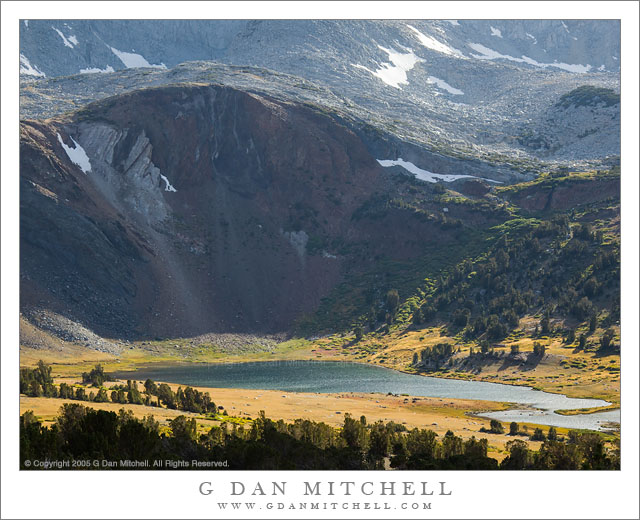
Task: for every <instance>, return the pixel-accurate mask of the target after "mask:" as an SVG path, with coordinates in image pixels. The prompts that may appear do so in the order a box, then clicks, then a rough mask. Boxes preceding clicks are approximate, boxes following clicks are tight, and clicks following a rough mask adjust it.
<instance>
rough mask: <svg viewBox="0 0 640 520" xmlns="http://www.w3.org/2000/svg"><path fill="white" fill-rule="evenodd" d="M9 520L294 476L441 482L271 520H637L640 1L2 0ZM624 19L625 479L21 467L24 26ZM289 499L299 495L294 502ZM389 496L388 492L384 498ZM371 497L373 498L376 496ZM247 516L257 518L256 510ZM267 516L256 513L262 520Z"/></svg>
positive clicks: (198, 512)
mask: <svg viewBox="0 0 640 520" xmlns="http://www.w3.org/2000/svg"><path fill="white" fill-rule="evenodd" d="M1 8H2V207H1V210H2V352H1V355H2V389H3V392H2V510H1V511H2V518H7V517H11V518H36V517H38V518H85V517H87V516H88V515H91V516H92V517H94V518H185V517H189V518H216V517H217V518H219V517H221V516H224V513H221V512H220V511H218V510H217V509H216V508H214V507H213V502H214V501H217V499H216V498H211V497H202V496H199V495H198V493H197V486H198V484H199V483H200V482H202V481H203V480H210V481H214V487H216V488H217V489H220V486H223V485H224V483H225V482H229V481H231V480H244V481H245V482H252V481H255V480H256V479H258V478H261V480H262V481H271V480H277V481H281V480H288V481H289V482H290V487H293V486H294V483H296V482H300V481H303V480H309V481H316V480H320V481H328V480H336V481H341V480H354V481H356V482H361V481H364V480H376V481H381V480H385V481H390V480H396V481H411V480H414V481H420V480H429V481H439V480H444V481H447V482H448V485H449V487H451V488H452V489H453V491H454V495H453V496H451V497H434V498H433V499H432V500H431V502H432V503H433V509H432V510H431V511H429V512H422V511H420V512H418V513H417V514H415V515H413V514H412V512H411V511H406V512H405V511H399V510H398V511H397V512H396V513H395V514H394V513H390V512H388V511H386V512H385V511H373V510H372V511H360V512H357V511H343V510H339V511H335V512H332V511H324V512H323V511H320V512H319V513H318V514H316V515H312V512H310V511H306V512H301V511H286V510H285V511H278V510H271V512H270V515H267V513H269V512H268V511H266V510H261V511H260V513H261V514H262V515H263V516H260V517H265V518H299V517H301V516H303V515H304V516H307V517H310V518H312V517H315V518H326V517H344V516H349V517H353V518H390V517H394V516H401V517H403V518H412V517H414V516H415V517H422V518H424V517H434V518H436V517H437V518H638V503H637V502H638V501H637V490H638V369H637V367H638V344H639V343H638V171H639V170H638V149H637V143H638V4H637V3H636V2H548V3H545V2H175V3H174V2H153V3H152V2H123V3H115V2H3V3H2V6H1ZM461 14H463V15H464V16H463V17H464V18H489V19H499V18H503V19H504V18H555V19H558V18H565V19H575V18H583V19H622V35H623V39H622V107H623V111H622V123H623V133H622V185H623V188H622V223H623V224H622V233H623V239H622V255H623V259H622V276H623V284H622V290H623V295H622V323H623V329H622V344H623V347H622V351H623V364H622V384H623V388H622V402H623V405H622V424H623V436H622V454H623V463H622V470H621V471H620V472H605V473H597V472H545V473H535V472H518V473H509V472H460V471H458V472H437V473H434V472H385V473H380V472H378V473H376V472H269V473H266V472H265V473H262V474H261V475H260V474H258V473H257V472H224V473H215V472H187V473H180V474H177V473H167V472H148V473H144V475H142V474H141V473H139V472H131V473H124V474H123V473H119V474H118V475H117V478H115V475H113V474H108V473H107V472H101V473H83V472H75V473H74V472H64V473H61V472H56V473H46V472H37V473H36V472H19V471H17V467H18V430H17V421H16V418H17V416H18V408H17V399H16V395H15V389H16V388H17V367H18V349H17V348H16V346H17V344H18V320H17V313H18V279H19V276H18V257H17V251H18V242H19V241H18V227H17V223H18V222H19V214H18V198H17V194H18V156H17V151H18V123H17V122H18V103H17V100H18V26H19V23H18V21H19V19H21V18H26V19H34V18H68V19H73V18H78V19H83V18H128V19H130V18H165V19H170V18H194V19H195V18H198V19H200V18H252V19H253V18H403V19H420V18H425V19H429V18H431V19H433V18H444V19H448V18H460V15H461ZM288 498H292V497H291V496H288ZM383 498H384V497H378V498H377V500H378V501H383ZM372 500H373V499H372ZM237 516H238V517H250V514H249V513H247V512H246V511H242V512H239V513H238V514H237ZM253 516H254V517H258V515H255V514H254V515H253Z"/></svg>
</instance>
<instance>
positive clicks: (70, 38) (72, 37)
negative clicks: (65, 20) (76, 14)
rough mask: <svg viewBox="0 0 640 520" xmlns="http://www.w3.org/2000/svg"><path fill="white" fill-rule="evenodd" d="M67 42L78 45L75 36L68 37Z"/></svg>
mask: <svg viewBox="0 0 640 520" xmlns="http://www.w3.org/2000/svg"><path fill="white" fill-rule="evenodd" d="M69 41H70V42H71V43H73V44H74V45H78V38H76V37H75V36H69Z"/></svg>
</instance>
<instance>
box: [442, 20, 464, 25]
mask: <svg viewBox="0 0 640 520" xmlns="http://www.w3.org/2000/svg"><path fill="white" fill-rule="evenodd" d="M443 21H445V22H449V23H450V24H451V25H460V24H459V23H458V20H443Z"/></svg>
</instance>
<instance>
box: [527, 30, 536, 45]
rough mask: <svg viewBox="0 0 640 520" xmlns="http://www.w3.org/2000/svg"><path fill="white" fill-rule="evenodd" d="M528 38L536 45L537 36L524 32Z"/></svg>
mask: <svg viewBox="0 0 640 520" xmlns="http://www.w3.org/2000/svg"><path fill="white" fill-rule="evenodd" d="M526 34H527V36H528V37H529V38H531V39H532V40H533V44H534V45H536V44H537V43H538V40H537V38H536V37H535V36H534V35H533V34H529V33H526Z"/></svg>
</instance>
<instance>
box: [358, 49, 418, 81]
mask: <svg viewBox="0 0 640 520" xmlns="http://www.w3.org/2000/svg"><path fill="white" fill-rule="evenodd" d="M378 47H379V48H380V49H382V50H383V51H384V52H386V53H387V54H388V55H389V60H390V61H391V63H383V64H382V66H381V67H380V68H379V69H378V70H376V71H375V72H374V71H372V70H371V69H369V68H367V67H365V66H364V65H358V64H355V63H354V64H352V65H353V66H354V67H356V68H358V69H364V70H366V71H367V72H370V73H371V74H373V75H374V76H376V77H378V78H380V79H381V80H382V81H384V82H385V83H386V84H387V85H390V86H392V87H395V88H397V89H399V90H402V88H401V87H400V85H406V84H408V83H409V81H408V80H407V72H409V71H410V70H411V69H412V68H413V67H414V66H415V64H416V63H418V62H419V61H424V60H423V59H422V58H418V57H417V56H416V55H415V54H414V53H413V51H412V50H411V49H406V50H408V51H409V52H408V53H407V54H402V53H400V52H396V51H394V50H393V49H387V48H386V47H383V46H382V45H378Z"/></svg>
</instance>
